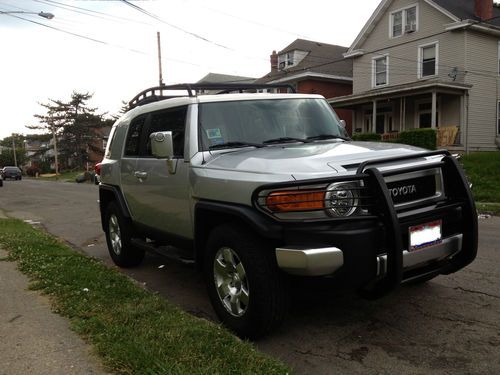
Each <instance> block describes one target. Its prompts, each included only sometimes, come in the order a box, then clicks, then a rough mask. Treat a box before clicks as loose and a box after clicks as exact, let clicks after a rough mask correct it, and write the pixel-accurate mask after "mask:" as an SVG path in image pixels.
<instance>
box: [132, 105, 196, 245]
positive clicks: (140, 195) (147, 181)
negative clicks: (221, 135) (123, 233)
mask: <svg viewBox="0 0 500 375" xmlns="http://www.w3.org/2000/svg"><path fill="white" fill-rule="evenodd" d="M186 114H187V106H182V107H175V108H170V109H165V110H161V111H156V112H152V113H150V114H149V116H148V118H147V121H146V122H145V123H144V126H143V127H142V130H141V132H140V141H139V152H138V153H139V156H138V157H137V159H136V163H135V166H134V171H133V176H134V178H135V182H134V184H130V185H131V186H129V189H128V194H127V193H126V197H127V202H129V206H130V209H131V212H132V214H133V217H134V220H135V221H137V222H138V223H139V224H141V225H144V226H146V227H149V228H151V229H154V230H157V231H161V232H165V233H168V234H172V235H176V236H181V237H186V238H191V237H192V229H191V228H192V225H191V215H190V208H189V174H188V172H189V164H188V163H185V162H184V130H185V124H186ZM131 130H132V129H131ZM158 131H172V135H173V141H174V142H173V143H174V154H175V155H174V158H175V160H174V162H175V163H176V171H175V173H173V174H171V173H169V171H168V168H167V163H166V160H165V159H156V158H155V157H154V156H153V155H152V152H151V141H150V139H149V136H150V134H151V133H154V132H158Z"/></svg>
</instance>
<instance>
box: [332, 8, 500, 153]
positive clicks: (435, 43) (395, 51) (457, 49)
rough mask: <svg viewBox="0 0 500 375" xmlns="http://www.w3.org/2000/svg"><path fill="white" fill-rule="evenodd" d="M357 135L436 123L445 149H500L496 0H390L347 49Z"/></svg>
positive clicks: (346, 105) (338, 101) (336, 103)
mask: <svg viewBox="0 0 500 375" xmlns="http://www.w3.org/2000/svg"><path fill="white" fill-rule="evenodd" d="M344 58H345V59H352V61H353V94H352V95H347V96H343V97H336V98H331V99H329V102H330V103H331V105H332V106H333V107H334V108H336V109H351V110H353V129H354V132H363V133H365V132H376V133H381V134H383V136H384V137H386V138H391V137H395V136H397V133H398V132H400V131H403V130H407V129H415V128H435V129H436V130H437V131H438V142H439V146H444V147H447V148H449V149H451V150H456V151H475V150H485V151H493V150H498V148H500V84H499V83H500V8H498V7H497V6H496V5H494V4H493V1H492V0H382V1H381V3H380V4H379V6H378V7H377V9H376V10H375V12H374V13H373V14H372V16H371V18H370V19H369V20H368V22H367V23H366V25H365V26H364V27H363V29H362V30H361V32H360V33H359V35H358V37H357V38H356V39H355V41H354V42H353V43H352V45H351V46H350V48H349V49H348V51H347V52H346V53H345V54H344Z"/></svg>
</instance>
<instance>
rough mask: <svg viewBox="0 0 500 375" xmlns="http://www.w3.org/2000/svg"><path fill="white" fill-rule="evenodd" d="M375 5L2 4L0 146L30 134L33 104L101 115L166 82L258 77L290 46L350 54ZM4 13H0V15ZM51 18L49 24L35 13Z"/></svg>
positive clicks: (180, 0) (37, 109) (369, 0)
mask: <svg viewBox="0 0 500 375" xmlns="http://www.w3.org/2000/svg"><path fill="white" fill-rule="evenodd" d="M378 4H379V0H351V1H346V0H309V1H298V0H288V1H269V0H251V1H242V0H149V1H148V0H140V1H137V0H129V1H123V0H100V1H99V0H73V1H66V0H0V51H1V52H0V139H2V138H5V137H7V136H10V135H11V134H12V133H21V134H29V133H33V131H32V130H30V129H27V128H26V125H37V123H38V122H37V119H36V118H35V117H34V115H35V114H44V113H45V110H44V108H43V107H42V106H40V104H39V103H48V102H49V99H53V100H61V101H69V99H70V97H71V94H72V92H73V91H78V92H83V93H86V92H89V93H90V94H93V98H92V100H91V101H90V102H89V104H90V106H92V107H96V108H97V112H98V113H108V114H109V115H113V114H117V113H118V111H119V110H120V108H121V106H122V101H127V102H128V101H129V100H130V99H132V98H133V97H134V96H135V95H136V94H137V93H139V92H140V91H142V90H144V89H146V88H148V87H152V86H156V85H158V81H159V73H158V55H157V37H156V35H157V32H160V35H161V54H162V68H163V81H164V83H166V84H173V83H187V82H196V81H198V80H200V79H201V78H203V77H204V76H205V75H206V74H208V73H221V74H230V75H238V76H247V77H255V78H258V77H262V76H263V75H265V74H267V73H268V72H269V71H270V62H269V56H270V54H271V53H272V51H273V50H276V51H279V50H282V49H284V48H285V47H286V46H287V45H289V44H290V43H292V42H293V41H294V40H295V39H297V38H302V39H308V40H313V41H317V42H323V43H328V44H336V45H342V46H346V47H349V46H350V45H351V43H352V42H353V41H354V39H355V38H356V37H357V35H358V33H359V32H360V30H361V29H362V27H363V26H364V25H365V23H366V21H367V20H368V19H369V17H370V16H371V14H372V13H373V11H374V10H375V8H376V7H377V5H378ZM2 12H4V13H2ZM5 12H35V13H38V12H46V13H47V12H48V13H52V14H53V15H54V18H53V19H51V20H48V19H45V18H42V17H40V16H38V15H37V14H29V13H9V14H5Z"/></svg>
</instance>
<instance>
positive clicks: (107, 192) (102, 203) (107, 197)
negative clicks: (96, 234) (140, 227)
mask: <svg viewBox="0 0 500 375" xmlns="http://www.w3.org/2000/svg"><path fill="white" fill-rule="evenodd" d="M110 202H116V203H117V204H118V207H119V208H120V210H121V212H122V214H123V216H124V217H125V218H127V219H130V218H131V216H130V211H129V209H128V207H127V204H126V202H125V198H124V197H123V194H122V192H121V190H120V188H119V187H117V186H113V185H103V184H101V185H99V209H100V212H101V226H102V229H103V230H104V231H105V230H106V223H105V221H106V220H105V218H104V215H105V214H106V207H107V206H108V204H109V203H110Z"/></svg>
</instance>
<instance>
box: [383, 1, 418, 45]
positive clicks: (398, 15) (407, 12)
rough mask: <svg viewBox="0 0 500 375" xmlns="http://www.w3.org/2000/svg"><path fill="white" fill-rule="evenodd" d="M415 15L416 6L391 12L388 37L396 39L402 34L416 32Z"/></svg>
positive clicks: (416, 22)
mask: <svg viewBox="0 0 500 375" xmlns="http://www.w3.org/2000/svg"><path fill="white" fill-rule="evenodd" d="M417 13H418V11H417V5H412V6H410V7H408V8H404V9H399V10H397V11H394V12H392V13H391V15H390V17H389V23H390V25H389V30H390V36H391V37H392V38H397V37H399V36H401V35H403V34H408V33H412V32H414V31H417V27H418V20H417Z"/></svg>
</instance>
